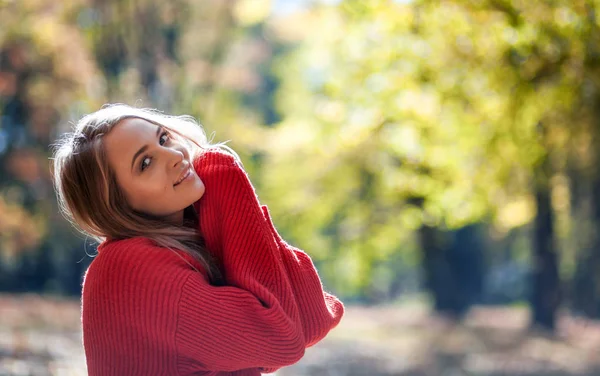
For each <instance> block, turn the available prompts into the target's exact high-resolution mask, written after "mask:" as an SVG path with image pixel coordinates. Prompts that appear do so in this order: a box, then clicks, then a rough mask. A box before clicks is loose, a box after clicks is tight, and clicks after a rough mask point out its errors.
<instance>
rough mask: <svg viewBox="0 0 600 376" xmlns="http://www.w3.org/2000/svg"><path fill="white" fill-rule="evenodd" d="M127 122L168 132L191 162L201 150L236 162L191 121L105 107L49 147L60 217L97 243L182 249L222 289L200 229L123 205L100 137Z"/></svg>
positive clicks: (116, 106) (150, 111)
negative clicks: (137, 240) (140, 242)
mask: <svg viewBox="0 0 600 376" xmlns="http://www.w3.org/2000/svg"><path fill="white" fill-rule="evenodd" d="M127 118H140V119H144V120H146V121H148V122H151V123H154V124H156V125H161V126H163V127H165V128H167V129H168V130H169V131H171V132H172V134H174V135H176V136H178V137H179V139H180V140H181V141H182V142H183V143H184V145H186V147H187V148H188V150H189V152H190V153H189V154H190V158H191V160H192V161H193V160H195V158H196V157H198V156H199V155H200V154H202V152H203V151H204V150H205V149H207V148H214V147H218V148H223V149H226V150H227V151H228V152H230V153H231V154H232V155H234V157H235V158H236V159H239V157H238V156H237V154H236V153H235V152H234V151H233V150H231V149H230V148H229V147H227V146H226V145H225V144H224V143H220V144H214V145H211V143H210V142H209V140H208V139H207V137H206V134H205V132H204V130H203V129H202V127H201V126H200V125H199V124H198V123H197V122H196V121H195V119H194V118H193V117H191V116H188V115H181V116H171V115H166V114H163V113H161V112H160V111H158V110H155V109H150V108H135V107H131V106H128V105H125V104H120V103H118V104H108V105H105V106H103V107H102V108H101V109H100V110H98V111H96V112H93V113H91V114H89V115H86V116H84V117H83V118H82V119H81V120H79V122H78V123H77V124H76V125H75V129H74V130H73V132H72V133H67V134H65V135H64V136H63V137H62V138H61V139H59V140H58V141H57V143H55V144H54V145H53V146H54V148H55V149H54V163H53V172H52V175H53V179H54V188H55V191H56V195H57V199H58V203H59V207H60V209H61V212H62V213H63V215H64V216H65V217H66V218H67V220H68V221H69V222H71V223H72V224H73V226H74V227H75V228H77V229H78V230H79V231H80V232H82V233H83V234H85V235H87V236H90V237H92V238H93V239H95V240H96V241H98V242H99V243H101V242H103V241H105V240H106V239H111V240H117V239H126V238H132V237H136V236H142V237H146V238H148V239H151V240H152V241H154V242H155V243H156V244H157V245H159V246H162V247H165V248H167V249H170V250H172V251H175V250H176V249H179V250H182V251H184V252H186V253H187V254H189V255H190V256H192V257H193V258H194V259H195V260H197V261H198V262H199V263H200V264H201V265H202V266H203V267H204V268H205V269H206V271H207V273H208V275H209V278H210V280H211V282H212V283H213V284H222V282H223V281H222V278H223V277H222V274H221V272H220V270H219V268H218V267H217V265H216V263H215V261H214V259H213V258H212V257H211V255H210V253H209V252H208V251H207V250H206V249H205V247H204V242H203V238H202V235H201V234H200V232H199V231H198V226H192V227H188V226H177V225H174V224H171V223H169V222H168V221H164V220H161V219H159V218H154V217H152V216H147V215H144V214H142V213H138V212H136V211H134V210H133V209H132V208H131V207H130V206H129V205H128V203H127V201H126V200H125V196H124V194H123V192H122V191H121V189H120V188H119V186H118V185H117V182H116V178H115V174H114V172H113V171H112V170H111V169H110V166H109V164H108V160H107V158H106V154H105V150H104V147H103V142H102V136H103V135H106V134H107V133H108V132H110V131H111V129H112V128H113V127H114V126H115V125H116V124H118V123H119V122H120V121H122V120H124V119H127ZM184 213H185V214H186V217H188V218H189V216H190V214H191V215H192V217H195V210H194V208H193V206H189V207H188V208H186V209H185V211H184ZM195 219H196V220H197V218H195ZM175 253H177V252H175Z"/></svg>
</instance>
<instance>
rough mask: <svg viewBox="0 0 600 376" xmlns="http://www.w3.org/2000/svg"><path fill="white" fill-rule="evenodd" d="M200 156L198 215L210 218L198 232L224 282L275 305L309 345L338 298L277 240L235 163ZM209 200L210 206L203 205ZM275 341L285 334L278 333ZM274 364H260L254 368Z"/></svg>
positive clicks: (338, 313) (322, 331)
mask: <svg viewBox="0 0 600 376" xmlns="http://www.w3.org/2000/svg"><path fill="white" fill-rule="evenodd" d="M206 158H207V160H206V161H205V163H204V166H205V167H204V169H201V170H203V171H202V173H201V174H199V175H201V178H202V179H203V180H204V183H205V186H206V192H207V195H206V196H207V200H206V201H205V202H204V203H202V199H201V205H200V206H201V207H200V216H201V222H203V221H202V214H203V213H204V214H206V213H211V215H210V216H209V217H208V218H207V217H206V216H205V217H204V218H203V219H204V222H207V221H208V222H210V223H205V226H204V227H203V230H204V231H203V234H204V236H205V240H206V241H207V246H208V248H209V249H211V251H214V254H215V255H216V256H217V258H218V259H220V260H221V262H222V268H223V271H224V274H225V276H226V281H227V283H228V284H229V285H233V286H236V287H239V288H241V289H244V290H247V291H250V292H252V293H253V294H254V295H255V296H256V298H257V299H259V300H260V301H261V302H262V304H263V305H265V307H271V306H272V305H273V304H278V305H279V306H280V307H281V309H282V311H283V312H284V313H285V318H286V320H288V322H289V323H290V325H292V327H293V328H294V330H295V331H294V332H293V333H294V335H299V336H301V340H302V346H303V349H304V348H306V347H308V346H311V345H313V344H314V343H316V342H318V341H319V340H320V339H322V338H323V337H324V336H325V335H326V334H327V333H328V332H329V331H330V330H331V329H333V328H334V327H335V326H336V325H337V324H338V323H339V322H340V320H341V318H342V315H343V313H344V306H343V304H342V302H341V301H339V300H338V299H337V298H336V297H334V296H333V295H330V294H327V293H325V292H324V291H323V286H322V284H321V281H320V278H319V275H318V273H317V270H316V268H315V267H314V265H313V263H312V261H311V259H310V257H309V256H308V255H307V254H306V253H304V252H302V251H299V250H295V249H293V248H291V247H289V246H287V244H286V243H285V242H283V241H282V240H281V239H280V237H279V236H278V234H277V232H276V231H275V230H274V228H273V226H272V223H271V221H270V217H268V212H265V211H263V210H265V209H266V208H263V207H261V205H260V203H259V201H258V197H257V195H256V193H255V191H254V188H253V186H252V184H251V183H250V180H249V178H248V176H247V174H246V172H245V171H244V170H243V169H242V168H241V166H240V165H239V164H238V163H237V162H236V161H235V160H234V159H233V158H232V157H230V156H228V155H224V154H221V153H210V154H209V155H208V156H207V157H206ZM209 192H211V193H209ZM211 195H212V196H211ZM210 197H212V198H210ZM211 203H212V204H213V205H216V208H209V207H210V206H211ZM203 205H204V207H203ZM265 213H266V215H265ZM210 218H212V219H214V220H213V221H210ZM282 334H283V333H282ZM280 340H289V338H286V336H283V335H280ZM279 367H281V365H279V366H277V365H272V364H267V363H264V364H262V367H261V368H260V370H261V371H262V372H267V373H269V372H274V371H275V370H276V369H277V368H279Z"/></svg>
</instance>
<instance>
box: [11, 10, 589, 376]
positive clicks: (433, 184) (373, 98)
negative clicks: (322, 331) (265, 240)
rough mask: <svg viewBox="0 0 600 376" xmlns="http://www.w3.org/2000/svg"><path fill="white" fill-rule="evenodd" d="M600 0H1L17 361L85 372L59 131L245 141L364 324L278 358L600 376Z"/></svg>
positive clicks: (50, 370) (417, 371)
mask: <svg viewBox="0 0 600 376" xmlns="http://www.w3.org/2000/svg"><path fill="white" fill-rule="evenodd" d="M599 10H600V1H597V0H536V1H528V0H472V1H467V0H465V1H458V0H456V1H454V0H447V1H427V0H422V1H419V0H402V1H392V0H387V1H385V0H363V1H359V0H346V1H335V0H328V1H324V0H321V1H316V0H315V1H307V0H270V1H269V0H197V1H194V0H171V1H161V0H70V1H68V2H67V1H61V0H0V375H85V374H86V370H85V358H84V354H83V348H82V344H81V331H80V321H79V320H80V311H79V303H80V300H79V299H80V292H81V282H82V276H83V273H84V272H85V270H86V268H87V266H88V265H89V264H90V262H91V261H92V260H93V255H94V254H95V246H96V244H94V242H93V241H91V239H86V238H84V237H83V236H82V235H79V234H78V233H77V232H76V231H75V230H73V229H72V228H71V226H70V224H69V223H67V222H66V221H65V220H64V219H63V218H62V216H61V215H60V213H59V211H58V207H57V204H56V200H55V195H54V191H53V187H52V182H51V175H50V164H51V160H50V157H51V151H52V149H51V145H52V143H53V142H54V141H55V140H56V139H57V138H58V137H59V136H60V135H61V134H63V133H64V132H67V131H70V129H71V127H72V124H73V123H74V122H76V121H77V120H78V119H79V118H80V117H81V116H83V115H84V114H86V113H89V112H92V111H95V110H97V109H99V108H100V107H101V106H102V105H103V104H104V103H109V102H111V103H112V102H123V103H127V104H130V105H135V106H138V107H153V108H158V109H160V110H162V111H165V112H167V113H169V114H177V115H180V114H189V115H192V116H194V117H195V118H196V119H198V121H199V122H200V123H202V124H203V126H204V128H205V129H206V131H207V133H208V134H209V135H211V134H212V135H214V141H225V140H231V141H230V143H229V145H230V146H232V147H233V148H234V149H235V150H236V151H237V152H238V153H239V154H240V156H241V157H242V159H243V161H244V165H245V167H246V169H247V171H248V173H249V175H250V177H251V179H252V181H253V183H254V184H255V186H256V188H257V191H258V194H259V198H260V200H261V203H262V204H266V205H268V206H269V208H270V210H271V213H272V215H273V219H274V222H275V224H276V226H277V228H278V229H279V230H280V233H281V234H282V236H283V237H284V238H285V239H286V240H287V241H288V242H290V243H291V244H294V245H296V246H298V247H299V248H301V249H304V250H306V251H307V253H309V254H310V255H311V257H312V258H313V260H314V262H315V264H316V265H317V268H318V270H319V273H320V275H321V277H322V279H323V283H324V285H325V287H326V290H328V291H331V292H333V293H335V294H336V295H338V296H339V297H340V298H341V299H342V300H343V301H344V302H345V303H346V307H347V312H346V316H345V318H344V320H343V321H342V323H341V324H340V325H339V326H338V327H337V328H336V329H335V330H333V331H332V332H331V333H330V335H329V336H328V337H327V338H326V339H325V340H323V341H322V342H321V343H319V344H318V345H317V346H315V347H313V348H310V349H308V350H307V352H306V355H305V357H304V358H303V359H302V360H301V361H300V362H299V363H298V364H296V365H294V366H291V367H287V368H284V369H282V370H280V371H278V372H277V375H278V376H295V375H298V376H304V375H332V376H333V375H336V376H337V375H339V376H346V375H433V376H437V375H444V376H449V375H481V376H491V375H600V359H599V357H598V356H597V354H599V353H600V322H599V321H596V320H597V319H598V318H600V273H599V271H600V231H599V230H598V229H599V226H600V171H599V169H598V167H597V166H598V165H599V163H600V21H599V20H598V11H599Z"/></svg>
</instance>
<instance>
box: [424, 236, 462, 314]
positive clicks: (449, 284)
mask: <svg viewBox="0 0 600 376" xmlns="http://www.w3.org/2000/svg"><path fill="white" fill-rule="evenodd" d="M443 237H444V234H443V233H442V232H441V231H440V230H438V229H436V228H435V227H431V226H427V225H423V226H421V228H420V229H419V240H420V243H421V252H422V257H423V259H422V263H421V265H422V267H423V271H424V276H425V285H426V287H427V289H428V290H429V292H430V293H431V295H432V297H433V308H434V310H435V311H436V312H437V313H442V314H446V315H449V316H452V317H457V316H460V315H461V314H462V313H464V311H465V309H466V307H465V304H464V303H465V302H464V301H463V300H464V299H463V298H464V297H463V294H462V292H461V291H460V286H459V285H458V281H457V279H456V276H455V273H454V272H453V270H452V268H451V265H450V263H449V262H448V260H447V257H448V254H447V253H448V252H447V251H448V249H447V248H448V247H446V246H445V244H444V238H443Z"/></svg>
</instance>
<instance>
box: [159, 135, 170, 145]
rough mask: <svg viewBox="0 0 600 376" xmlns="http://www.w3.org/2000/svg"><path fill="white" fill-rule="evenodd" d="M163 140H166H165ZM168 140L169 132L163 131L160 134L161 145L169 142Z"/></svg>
mask: <svg viewBox="0 0 600 376" xmlns="http://www.w3.org/2000/svg"><path fill="white" fill-rule="evenodd" d="M163 140H164V141H163ZM168 140H169V134H168V133H167V132H163V133H162V134H161V135H160V139H159V143H160V144H161V145H164V144H166V143H167V141H168Z"/></svg>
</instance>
